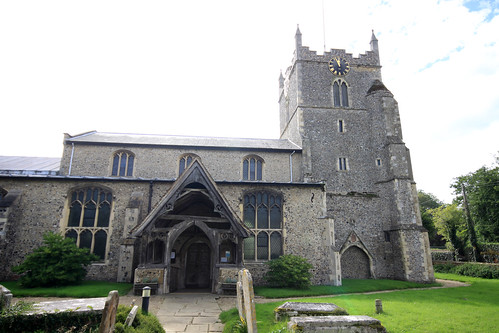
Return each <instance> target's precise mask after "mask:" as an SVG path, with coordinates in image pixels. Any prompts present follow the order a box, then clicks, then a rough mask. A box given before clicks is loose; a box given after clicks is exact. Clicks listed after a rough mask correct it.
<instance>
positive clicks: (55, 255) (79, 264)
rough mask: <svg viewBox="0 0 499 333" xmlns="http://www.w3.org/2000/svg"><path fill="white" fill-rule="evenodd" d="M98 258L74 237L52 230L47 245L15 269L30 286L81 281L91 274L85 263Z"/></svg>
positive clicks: (26, 285)
mask: <svg viewBox="0 0 499 333" xmlns="http://www.w3.org/2000/svg"><path fill="white" fill-rule="evenodd" d="M98 259H99V258H98V257H97V256H96V255H93V254H90V253H89V252H88V249H79V248H77V247H76V245H75V244H74V241H73V240H72V239H70V238H64V237H62V236H61V235H58V234H54V233H51V232H49V233H46V234H45V235H43V245H42V246H40V247H39V248H37V249H35V250H34V251H33V252H32V253H31V254H29V255H28V256H27V258H26V259H25V260H24V262H23V263H22V264H21V265H19V266H16V267H13V268H12V271H13V272H15V273H18V274H23V275H22V276H21V278H20V282H21V285H22V286H23V287H27V288H34V287H47V286H61V285H70V284H78V283H79V282H81V281H82V280H83V278H84V277H85V275H86V274H87V271H86V270H85V266H87V265H89V264H90V263H91V262H92V261H95V260H98Z"/></svg>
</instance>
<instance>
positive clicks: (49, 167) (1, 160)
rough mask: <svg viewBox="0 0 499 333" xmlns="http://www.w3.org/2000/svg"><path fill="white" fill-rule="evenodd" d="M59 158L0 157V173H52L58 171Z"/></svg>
mask: <svg viewBox="0 0 499 333" xmlns="http://www.w3.org/2000/svg"><path fill="white" fill-rule="evenodd" d="M60 164H61V159H60V158H59V157H26V156H0V171H6V172H21V171H28V172H36V173H53V172H57V171H59V166H60Z"/></svg>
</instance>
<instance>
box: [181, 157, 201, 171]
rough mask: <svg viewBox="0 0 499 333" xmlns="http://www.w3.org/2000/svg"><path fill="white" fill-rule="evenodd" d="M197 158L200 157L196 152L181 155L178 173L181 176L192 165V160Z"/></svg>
mask: <svg viewBox="0 0 499 333" xmlns="http://www.w3.org/2000/svg"><path fill="white" fill-rule="evenodd" d="M195 158H199V157H198V156H197V155H194V154H186V155H183V156H182V157H180V160H179V161H178V175H179V176H180V175H181V174H182V173H183V172H184V170H185V169H187V168H188V167H189V165H191V163H192V161H193V160H194V159H195Z"/></svg>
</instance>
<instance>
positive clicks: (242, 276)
mask: <svg viewBox="0 0 499 333" xmlns="http://www.w3.org/2000/svg"><path fill="white" fill-rule="evenodd" d="M237 285H238V287H237V307H238V311H239V315H240V316H241V314H242V316H241V319H242V320H244V322H245V323H246V325H247V327H248V333H256V332H257V328H256V312H255V293H254V291H253V278H252V277H251V273H250V272H249V271H248V270H247V269H242V270H240V271H239V273H238V282H237Z"/></svg>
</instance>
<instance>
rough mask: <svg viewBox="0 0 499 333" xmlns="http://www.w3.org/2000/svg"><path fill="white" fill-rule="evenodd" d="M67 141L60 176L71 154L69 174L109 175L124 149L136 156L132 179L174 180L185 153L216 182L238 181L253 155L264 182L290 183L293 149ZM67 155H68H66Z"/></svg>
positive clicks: (296, 174)
mask: <svg viewBox="0 0 499 333" xmlns="http://www.w3.org/2000/svg"><path fill="white" fill-rule="evenodd" d="M68 147H71V145H68V144H66V145H65V149H64V156H63V159H62V162H61V170H60V173H61V175H67V174H68V173H69V163H70V162H69V161H70V159H71V153H73V161H72V164H71V165H72V166H71V176H87V177H88V176H91V177H108V176H111V171H112V165H113V155H114V153H115V152H117V151H119V150H126V151H129V152H131V153H133V154H134V155H135V161H134V172H133V177H134V178H153V179H155V178H158V179H169V180H172V179H177V178H178V176H179V174H178V171H179V170H178V165H179V159H180V158H181V157H182V156H183V155H185V154H193V155H197V156H199V158H200V159H201V162H202V163H203V165H204V166H205V167H206V168H207V170H208V172H209V173H210V175H211V176H212V177H213V179H215V180H217V181H224V180H226V181H241V180H242V178H243V177H242V171H243V159H244V158H245V157H246V156H249V155H256V156H259V157H261V158H262V159H263V161H264V165H263V181H274V182H289V181H290V172H291V171H290V161H289V156H290V154H291V153H293V152H292V151H289V152H288V151H273V152H269V151H262V150H233V149H227V150H220V149H199V148H197V149H196V148H192V149H188V148H187V149H180V148H168V147H152V146H140V147H139V146H135V147H128V146H121V147H120V146H106V145H99V146H97V145H88V144H75V145H74V151H73V150H72V148H68ZM68 154H69V155H68ZM292 163H293V165H294V168H293V181H300V180H301V173H300V171H301V168H300V165H301V152H300V151H297V152H295V153H293V156H292Z"/></svg>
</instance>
